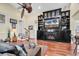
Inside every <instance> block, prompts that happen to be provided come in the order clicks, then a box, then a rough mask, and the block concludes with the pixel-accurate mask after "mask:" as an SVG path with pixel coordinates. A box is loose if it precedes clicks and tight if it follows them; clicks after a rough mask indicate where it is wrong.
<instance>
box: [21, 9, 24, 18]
mask: <svg viewBox="0 0 79 59" xmlns="http://www.w3.org/2000/svg"><path fill="white" fill-rule="evenodd" d="M23 16H24V8H23V10H22V13H21V18H23Z"/></svg>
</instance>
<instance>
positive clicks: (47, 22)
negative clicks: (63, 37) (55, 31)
mask: <svg viewBox="0 0 79 59" xmlns="http://www.w3.org/2000/svg"><path fill="white" fill-rule="evenodd" d="M45 25H59V19H58V18H56V19H48V20H45Z"/></svg>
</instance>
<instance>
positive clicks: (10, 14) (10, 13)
mask: <svg viewBox="0 0 79 59" xmlns="http://www.w3.org/2000/svg"><path fill="white" fill-rule="evenodd" d="M0 13H1V14H4V15H6V19H5V21H6V22H5V23H4V24H0V27H1V28H0V39H5V38H6V37H7V31H8V29H9V28H10V30H11V33H12V32H13V29H12V28H11V23H10V18H13V19H16V20H17V21H18V20H20V15H21V12H19V11H18V10H17V9H16V8H14V7H13V6H11V5H10V4H8V3H0ZM26 19H27V16H26V15H25V16H24V18H23V20H26ZM17 31H18V26H17V27H16V29H15V32H16V34H17ZM11 36H12V35H11Z"/></svg>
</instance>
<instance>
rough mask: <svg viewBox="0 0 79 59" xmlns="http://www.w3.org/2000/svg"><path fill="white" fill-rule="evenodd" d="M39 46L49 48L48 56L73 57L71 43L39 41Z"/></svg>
mask: <svg viewBox="0 0 79 59" xmlns="http://www.w3.org/2000/svg"><path fill="white" fill-rule="evenodd" d="M38 44H40V45H45V46H48V49H47V52H46V54H45V55H46V56H71V55H72V49H71V44H70V43H62V42H55V41H43V40H38Z"/></svg>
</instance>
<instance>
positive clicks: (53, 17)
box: [37, 8, 71, 43]
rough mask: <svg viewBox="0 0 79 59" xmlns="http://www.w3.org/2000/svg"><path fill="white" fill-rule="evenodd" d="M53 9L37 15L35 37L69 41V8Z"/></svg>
mask: <svg viewBox="0 0 79 59" xmlns="http://www.w3.org/2000/svg"><path fill="white" fill-rule="evenodd" d="M61 10H62V9H61V8H59V9H54V10H50V11H45V12H43V15H39V16H38V31H37V39H41V40H51V41H58V42H67V43H70V42H71V36H70V35H71V31H70V10H66V11H61Z"/></svg>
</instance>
